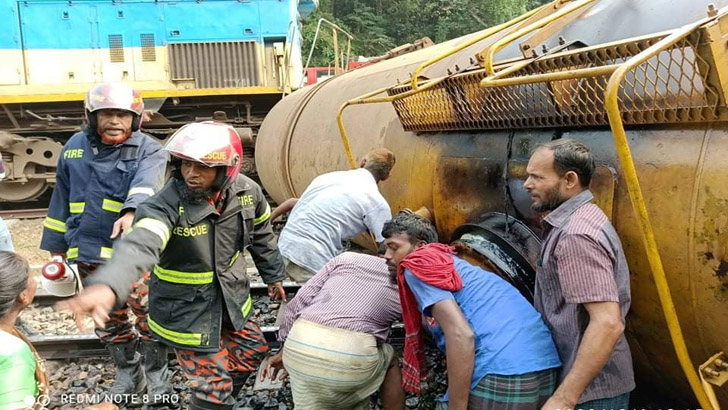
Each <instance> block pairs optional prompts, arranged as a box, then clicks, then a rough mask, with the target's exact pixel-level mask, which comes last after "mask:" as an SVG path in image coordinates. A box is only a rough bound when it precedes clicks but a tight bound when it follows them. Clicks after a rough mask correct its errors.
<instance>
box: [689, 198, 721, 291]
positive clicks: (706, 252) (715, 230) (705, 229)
mask: <svg viewBox="0 0 728 410" xmlns="http://www.w3.org/2000/svg"><path fill="white" fill-rule="evenodd" d="M702 205H703V207H702V225H698V226H696V238H695V239H696V242H697V244H698V249H697V251H698V256H699V257H701V259H700V260H701V261H702V263H703V269H705V270H704V272H706V273H708V272H710V273H711V274H712V275H714V277H715V278H716V280H717V282H718V283H717V284H715V285H714V286H711V288H712V289H713V290H714V295H715V298H716V300H718V301H720V302H726V301H728V199H726V198H721V197H719V196H717V195H715V194H714V193H713V192H712V191H711V189H710V187H708V186H706V187H705V196H704V199H703V201H702ZM708 269H709V271H707V270H708Z"/></svg>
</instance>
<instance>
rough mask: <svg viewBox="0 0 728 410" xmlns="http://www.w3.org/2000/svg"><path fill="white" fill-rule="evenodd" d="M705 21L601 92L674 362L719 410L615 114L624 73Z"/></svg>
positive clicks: (635, 60)
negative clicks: (694, 352) (700, 371)
mask: <svg viewBox="0 0 728 410" xmlns="http://www.w3.org/2000/svg"><path fill="white" fill-rule="evenodd" d="M708 20H710V18H709V19H704V20H701V21H699V22H696V23H693V24H689V25H686V26H683V27H681V28H680V29H678V30H675V31H674V32H673V33H672V34H670V35H669V36H667V37H665V38H663V39H662V40H660V41H658V42H657V43H655V44H654V45H652V46H650V47H648V48H647V49H645V50H644V51H642V52H641V53H639V54H637V55H636V56H634V57H632V58H631V59H629V60H628V61H626V62H625V63H623V64H621V65H620V66H619V68H617V70H615V72H614V74H612V76H611V77H610V78H609V83H607V88H606V92H605V108H606V111H607V115H608V117H609V126H610V127H611V129H612V134H614V144H615V146H616V148H617V154H618V155H619V160H620V162H621V164H622V170H623V172H624V178H625V180H626V182H627V190H628V191H629V196H630V199H631V201H632V205H633V207H634V210H635V213H636V214H637V222H638V224H639V227H640V230H641V233H642V241H643V243H644V246H645V251H646V252H647V259H648V261H649V263H650V268H651V269H652V275H653V277H654V279H655V285H656V287H657V293H658V295H659V297H660V304H661V305H662V312H663V314H664V315H665V320H666V321H667V327H668V330H669V331H670V338H671V339H672V343H673V346H674V348H675V353H676V354H677V358H678V361H679V362H680V366H681V367H682V369H683V372H684V373H685V376H686V377H687V379H688V383H689V384H690V387H691V389H692V390H693V393H695V397H696V398H697V399H698V402H699V403H700V406H701V407H702V408H703V409H706V410H708V409H713V410H719V409H718V408H714V407H713V405H712V404H711V401H710V399H709V398H708V395H707V394H706V391H705V390H704V389H703V386H702V385H701V382H700V379H699V378H698V375H697V374H696V371H695V366H694V365H693V363H692V361H691V359H690V355H689V353H688V350H687V345H686V344H685V338H684V337H683V334H682V330H681V329H680V321H679V320H678V317H677V312H676V310H675V304H674V303H673V301H672V296H671V294H670V287H669V285H668V283H667V278H666V277H665V270H664V268H663V266H662V259H661V258H660V253H659V252H658V250H657V242H656V241H655V234H654V232H653V230H652V225H651V223H650V217H649V215H648V213H647V205H646V204H645V200H644V197H643V195H642V189H641V188H640V183H639V180H638V179H637V170H636V168H635V165H634V161H633V159H632V153H631V152H630V149H629V142H628V141H627V133H626V131H625V129H624V124H623V122H622V115H621V113H620V112H619V86H620V84H621V83H622V81H623V80H624V78H625V76H626V75H627V73H628V72H629V71H631V70H633V69H634V68H635V67H636V66H638V65H640V64H642V63H644V62H646V61H647V60H649V59H650V58H652V57H654V56H655V55H657V54H658V53H659V52H660V51H663V50H665V49H666V48H668V47H671V46H672V45H674V44H675V43H677V42H678V41H680V40H682V39H683V38H685V37H687V36H688V35H689V34H690V33H692V32H693V31H695V30H696V29H697V28H699V27H700V26H701V25H703V24H705V22H707V21H708Z"/></svg>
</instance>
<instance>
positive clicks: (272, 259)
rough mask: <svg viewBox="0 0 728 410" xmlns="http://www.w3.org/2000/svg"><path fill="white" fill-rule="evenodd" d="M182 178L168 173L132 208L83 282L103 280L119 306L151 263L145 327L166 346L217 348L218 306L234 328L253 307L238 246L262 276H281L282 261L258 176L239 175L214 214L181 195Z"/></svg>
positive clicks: (277, 278)
mask: <svg viewBox="0 0 728 410" xmlns="http://www.w3.org/2000/svg"><path fill="white" fill-rule="evenodd" d="M182 184H184V183H183V182H182V181H180V180H177V179H172V180H170V181H169V182H168V183H167V185H165V187H164V188H162V190H161V191H160V192H159V193H158V194H157V195H155V196H154V197H153V198H152V199H150V200H149V201H146V202H145V203H143V204H142V205H141V206H140V207H139V208H138V209H137V212H136V216H135V222H134V227H133V230H132V232H131V233H130V234H129V235H128V236H127V237H126V238H125V239H124V240H122V241H120V242H119V243H118V244H117V245H116V247H115V250H114V257H113V258H112V260H111V261H109V262H108V263H107V264H106V265H105V266H103V267H101V268H99V270H97V271H96V273H95V274H94V275H93V276H92V277H90V278H89V282H90V283H104V284H107V285H109V286H110V287H111V288H112V289H113V290H114V292H115V293H116V296H117V306H121V305H122V304H123V301H125V300H126V297H127V296H128V294H129V292H130V290H131V288H132V284H133V282H134V280H135V279H136V278H137V277H138V275H139V274H140V273H141V272H142V271H144V270H151V272H152V275H151V280H150V287H149V328H150V329H151V330H152V331H153V332H154V333H155V334H156V335H157V336H158V337H160V338H161V339H162V340H164V341H165V342H166V343H168V344H170V345H172V346H175V347H180V348H184V349H192V350H198V351H217V350H218V349H219V344H220V328H221V326H222V319H223V313H224V311H223V308H225V309H226V310H227V314H228V316H229V317H230V319H231V322H232V324H233V327H234V328H235V329H236V330H240V329H242V328H243V326H244V325H245V322H246V321H247V320H248V318H249V317H250V315H251V314H252V313H253V312H252V310H253V309H252V307H253V302H252V300H251V298H250V284H249V281H248V277H247V275H246V269H245V268H246V267H245V258H244V257H241V252H243V250H245V249H246V248H247V249H248V250H249V251H250V253H251V255H252V257H253V260H254V261H255V264H256V266H257V268H258V271H259V272H260V274H261V276H262V278H263V280H264V281H265V282H266V283H273V282H277V281H282V280H283V278H284V275H283V261H282V258H281V256H280V254H279V253H278V249H277V247H276V241H275V236H274V234H273V229H272V227H271V224H270V220H269V219H270V208H269V206H268V202H267V201H266V199H265V196H264V195H263V191H262V189H261V188H260V186H259V185H258V184H256V183H255V182H254V181H252V180H251V179H250V178H248V177H245V176H243V175H239V176H238V178H237V179H236V181H235V183H234V184H233V186H232V187H231V188H229V189H228V190H226V192H225V205H224V208H223V211H222V213H220V214H218V212H217V211H216V210H215V209H214V207H213V206H212V205H210V204H209V203H207V202H203V203H198V204H191V203H189V202H188V201H186V200H185V198H183V197H182V196H181V195H180V188H181V187H183V185H182Z"/></svg>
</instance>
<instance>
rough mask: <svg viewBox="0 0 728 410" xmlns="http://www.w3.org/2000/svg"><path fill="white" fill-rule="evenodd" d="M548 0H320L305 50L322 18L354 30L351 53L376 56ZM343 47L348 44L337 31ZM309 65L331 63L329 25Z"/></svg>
mask: <svg viewBox="0 0 728 410" xmlns="http://www.w3.org/2000/svg"><path fill="white" fill-rule="evenodd" d="M547 2H548V0H457V1H452V0H321V2H320V5H319V9H318V10H317V11H316V12H315V13H313V14H312V15H311V16H309V17H308V18H307V19H306V21H304V26H303V34H304V53H305V55H306V56H307V55H308V51H309V50H310V47H311V42H312V40H313V37H314V32H315V30H316V23H317V22H318V20H319V19H320V18H322V17H323V18H325V19H327V20H329V21H332V22H334V23H335V24H337V25H338V26H339V27H341V28H342V29H344V30H347V31H348V32H350V33H351V34H352V35H354V41H353V44H352V52H351V55H352V58H355V56H357V55H363V56H377V55H381V54H383V53H385V52H386V51H387V50H389V49H391V48H393V47H396V46H398V45H401V44H406V43H412V42H414V41H415V40H417V39H420V38H422V37H425V36H427V37H430V38H431V39H432V40H433V41H435V42H438V43H439V42H443V41H447V40H450V39H453V38H456V37H459V36H462V35H465V34H468V33H472V32H475V31H478V30H482V29H484V28H487V27H490V26H493V25H496V24H499V23H502V22H505V21H507V20H510V19H512V18H513V17H515V16H518V15H520V14H523V13H524V12H526V11H527V10H530V9H532V8H535V7H538V6H540V5H541V4H545V3H547ZM339 39H340V40H339V48H340V50H345V49H346V41H345V37H343V36H339ZM313 56H314V57H313V59H312V62H311V64H310V65H311V66H328V65H330V64H331V62H333V60H334V47H333V37H332V35H331V30H330V29H323V28H322V30H321V32H320V33H319V36H318V40H317V44H316V49H315V51H314V54H313Z"/></svg>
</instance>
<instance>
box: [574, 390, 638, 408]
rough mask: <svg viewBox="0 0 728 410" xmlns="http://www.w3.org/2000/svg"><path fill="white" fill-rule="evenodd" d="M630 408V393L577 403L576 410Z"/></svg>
mask: <svg viewBox="0 0 728 410" xmlns="http://www.w3.org/2000/svg"><path fill="white" fill-rule="evenodd" d="M627 409H629V393H625V394H622V395H619V396H617V397H610V398H606V399H596V400H590V401H586V402H584V403H580V404H577V405H576V410H627Z"/></svg>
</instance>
